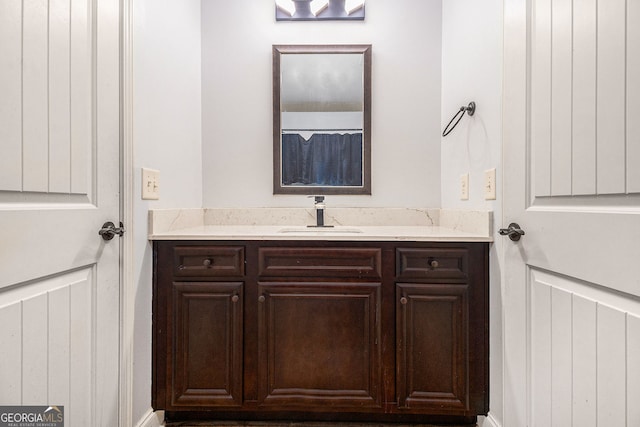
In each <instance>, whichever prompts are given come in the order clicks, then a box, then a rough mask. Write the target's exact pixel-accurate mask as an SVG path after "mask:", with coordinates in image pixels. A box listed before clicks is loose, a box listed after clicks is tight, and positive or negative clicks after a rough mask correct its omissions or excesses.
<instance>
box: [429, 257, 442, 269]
mask: <svg viewBox="0 0 640 427" xmlns="http://www.w3.org/2000/svg"><path fill="white" fill-rule="evenodd" d="M429 265H430V266H431V268H438V267H439V266H440V263H439V262H438V261H436V260H435V259H433V260H431V261H429Z"/></svg>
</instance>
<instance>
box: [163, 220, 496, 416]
mask: <svg viewBox="0 0 640 427" xmlns="http://www.w3.org/2000/svg"><path fill="white" fill-rule="evenodd" d="M230 227H231V229H233V226H230ZM382 228H383V227H377V230H378V231H377V232H374V231H373V227H369V229H367V227H346V228H345V227H342V228H341V227H337V228H336V229H334V230H329V231H324V230H323V231H319V230H308V229H305V228H304V227H282V226H280V227H276V228H268V227H245V228H244V229H243V230H244V231H242V232H240V228H238V227H236V231H234V232H229V230H230V229H229V227H226V228H225V227H224V226H213V227H208V228H207V227H201V231H200V232H199V233H198V232H195V233H194V232H193V229H192V230H191V231H189V232H185V233H184V234H183V235H181V234H180V232H176V231H174V232H170V233H165V234H164V235H162V233H156V234H155V235H152V239H153V248H154V296H153V328H154V341H153V407H154V408H155V409H162V410H165V411H166V412H165V416H166V418H167V420H184V419H196V418H208V419H237V420H249V419H306V420H343V421H349V420H368V421H380V422H382V421H389V422H391V421H401V422H443V423H444V422H450V423H453V424H456V425H467V424H473V423H475V420H476V416H477V415H479V414H486V413H487V411H488V249H489V240H490V239H488V238H479V237H478V236H475V235H474V236H471V235H467V237H466V238H464V237H463V234H464V233H457V232H454V231H452V232H451V233H450V234H451V235H449V234H447V233H446V230H445V231H443V229H442V227H433V226H431V227H387V228H384V230H383V229H382ZM391 228H395V231H394V230H391ZM215 230H217V233H216V232H215ZM223 230H227V234H226V235H225V232H223ZM269 230H270V231H269ZM229 233H230V234H229ZM385 233H388V234H389V235H388V236H386V235H385ZM403 233H405V234H403ZM410 235H412V236H413V237H411V236H410ZM454 239H455V240H454Z"/></svg>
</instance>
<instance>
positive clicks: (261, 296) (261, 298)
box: [258, 295, 266, 302]
mask: <svg viewBox="0 0 640 427" xmlns="http://www.w3.org/2000/svg"><path fill="white" fill-rule="evenodd" d="M265 299H266V298H265V297H264V295H260V296H259V297H258V302H264V300H265Z"/></svg>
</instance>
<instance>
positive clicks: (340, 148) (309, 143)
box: [282, 133, 362, 187]
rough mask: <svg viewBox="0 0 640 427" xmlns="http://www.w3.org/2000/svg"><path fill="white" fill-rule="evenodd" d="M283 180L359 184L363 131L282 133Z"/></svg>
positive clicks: (339, 184) (309, 183) (325, 184)
mask: <svg viewBox="0 0 640 427" xmlns="http://www.w3.org/2000/svg"><path fill="white" fill-rule="evenodd" d="M282 184H283V185H323V186H358V187H360V186H362V134H361V133H353V134H348V133H347V134H337V133H331V134H324V133H316V134H313V135H311V138H309V140H305V139H304V138H303V137H302V136H300V135H298V134H283V135H282Z"/></svg>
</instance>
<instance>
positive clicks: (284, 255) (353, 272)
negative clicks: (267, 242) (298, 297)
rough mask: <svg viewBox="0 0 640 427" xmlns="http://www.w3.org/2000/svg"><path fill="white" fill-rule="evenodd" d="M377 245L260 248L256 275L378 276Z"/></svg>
mask: <svg viewBox="0 0 640 427" xmlns="http://www.w3.org/2000/svg"><path fill="white" fill-rule="evenodd" d="M381 253H382V250H381V249H380V248H260V249H259V252H258V258H259V270H258V271H259V275H260V277H350V278H367V279H371V278H376V279H379V278H381V277H382V268H381V258H382V255H381Z"/></svg>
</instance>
